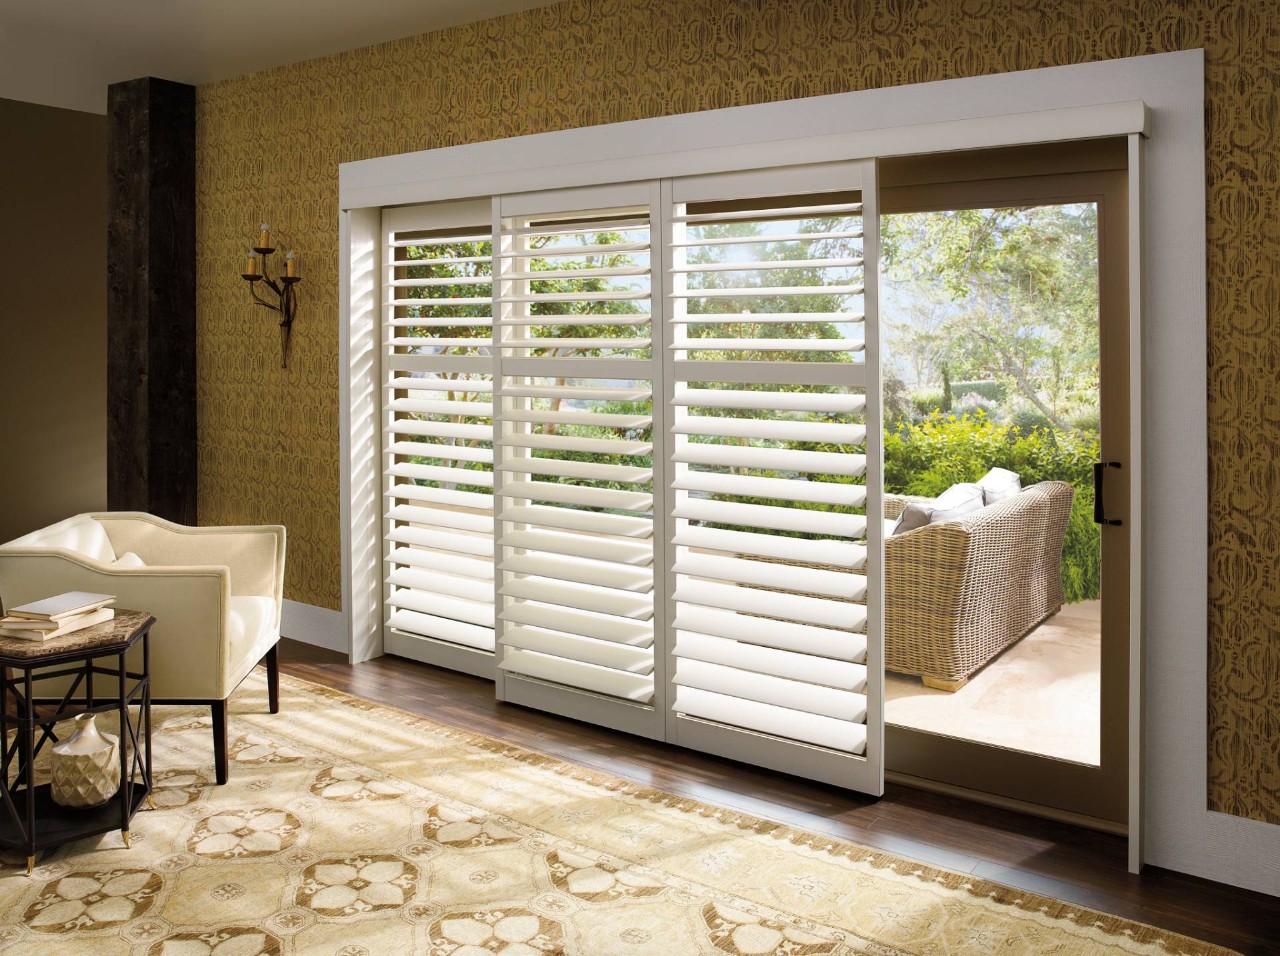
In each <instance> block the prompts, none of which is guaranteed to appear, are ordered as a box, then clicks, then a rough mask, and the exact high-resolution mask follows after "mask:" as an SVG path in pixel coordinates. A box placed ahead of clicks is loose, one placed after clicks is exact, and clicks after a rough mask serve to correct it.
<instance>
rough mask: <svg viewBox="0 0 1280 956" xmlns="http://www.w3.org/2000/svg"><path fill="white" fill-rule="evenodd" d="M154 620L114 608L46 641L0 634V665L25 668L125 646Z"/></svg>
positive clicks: (142, 614) (145, 613) (134, 639)
mask: <svg viewBox="0 0 1280 956" xmlns="http://www.w3.org/2000/svg"><path fill="white" fill-rule="evenodd" d="M153 623H155V618H153V617H152V616H151V615H150V614H148V613H147V612H146V611H130V610H128V609H126V608H116V616H115V617H114V618H112V619H111V620H110V621H103V622H102V623H101V624H95V625H93V626H92V627H86V628H84V629H82V630H79V631H72V632H71V633H70V634H64V635H62V636H61V637H54V638H50V639H49V640H47V641H26V640H23V639H22V638H18V637H0V664H5V665H9V666H18V667H25V666H27V665H29V664H31V663H33V662H35V663H38V662H40V661H41V660H43V659H44V658H49V657H85V656H89V655H92V654H94V653H106V652H108V651H111V650H115V649H120V648H124V647H128V646H129V645H131V644H132V643H133V642H134V641H136V640H137V639H138V637H139V636H140V635H141V634H142V632H143V631H145V630H146V629H147V628H148V627H149V626H150V625H152V624H153Z"/></svg>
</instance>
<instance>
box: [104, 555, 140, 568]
mask: <svg viewBox="0 0 1280 956" xmlns="http://www.w3.org/2000/svg"><path fill="white" fill-rule="evenodd" d="M111 563H112V565H114V566H115V567H117V568H145V567H146V566H147V562H145V561H143V560H142V559H141V558H140V557H138V556H137V555H136V554H134V553H133V552H132V551H126V552H125V553H124V554H122V555H120V557H118V558H116V559H115V560H114V561H112V562H111Z"/></svg>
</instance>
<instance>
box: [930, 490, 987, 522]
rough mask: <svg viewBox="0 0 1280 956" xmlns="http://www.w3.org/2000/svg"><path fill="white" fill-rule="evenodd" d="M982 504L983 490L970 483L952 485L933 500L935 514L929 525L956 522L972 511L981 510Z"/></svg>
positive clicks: (931, 517) (931, 515) (932, 515)
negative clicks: (940, 522)
mask: <svg viewBox="0 0 1280 956" xmlns="http://www.w3.org/2000/svg"><path fill="white" fill-rule="evenodd" d="M982 504H983V500H982V489H981V488H980V487H978V486H977V485H971V484H968V483H961V484H957V485H952V486H951V487H950V488H948V489H947V490H946V491H944V492H943V493H942V494H940V495H938V497H936V498H934V499H933V513H932V514H930V515H929V523H930V524H937V523H938V522H939V521H955V520H956V519H957V518H963V517H964V516H965V515H967V514H969V512H971V511H977V510H979V509H980V508H981V507H982Z"/></svg>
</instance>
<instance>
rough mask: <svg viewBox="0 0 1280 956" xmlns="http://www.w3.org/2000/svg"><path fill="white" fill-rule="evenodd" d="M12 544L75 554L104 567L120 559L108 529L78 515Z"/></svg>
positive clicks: (25, 536)
mask: <svg viewBox="0 0 1280 956" xmlns="http://www.w3.org/2000/svg"><path fill="white" fill-rule="evenodd" d="M12 543H13V544H15V545H25V546H27V547H32V548H41V549H45V550H49V549H58V550H61V551H74V552H75V553H76V554H81V555H84V556H85V557H86V558H91V559H93V560H94V561H101V562H102V563H103V564H110V563H111V562H112V561H114V560H115V559H116V552H115V548H113V547H112V546H111V538H110V536H109V535H108V534H107V529H106V528H104V527H103V526H102V522H100V521H98V520H97V519H96V518H94V517H93V516H92V515H76V516H75V517H74V518H68V519H67V520H66V521H59V522H58V523H57V524H51V525H49V527H47V528H41V529H40V530H39V531H33V532H31V533H30V534H28V535H24V536H23V537H21V538H18V539H17V540H16V541H14V542H12Z"/></svg>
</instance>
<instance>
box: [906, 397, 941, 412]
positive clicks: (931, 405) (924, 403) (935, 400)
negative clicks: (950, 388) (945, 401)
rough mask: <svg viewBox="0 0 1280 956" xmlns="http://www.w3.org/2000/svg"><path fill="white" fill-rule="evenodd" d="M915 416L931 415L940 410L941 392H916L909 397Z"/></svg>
mask: <svg viewBox="0 0 1280 956" xmlns="http://www.w3.org/2000/svg"><path fill="white" fill-rule="evenodd" d="M911 404H912V405H914V406H915V410H916V414H917V415H932V414H933V413H934V412H938V411H941V410H942V393H941V392H916V393H915V394H913V395H912V396H911Z"/></svg>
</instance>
